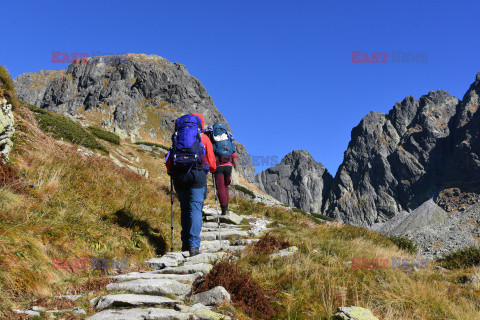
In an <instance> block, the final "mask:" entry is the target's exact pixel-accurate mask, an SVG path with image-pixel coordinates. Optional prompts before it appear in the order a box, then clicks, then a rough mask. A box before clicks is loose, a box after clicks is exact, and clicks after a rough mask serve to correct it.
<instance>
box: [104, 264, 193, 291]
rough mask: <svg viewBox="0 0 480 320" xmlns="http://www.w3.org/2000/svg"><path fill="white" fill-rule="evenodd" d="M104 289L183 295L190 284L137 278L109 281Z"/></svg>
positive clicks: (169, 280) (189, 287)
mask: <svg viewBox="0 0 480 320" xmlns="http://www.w3.org/2000/svg"><path fill="white" fill-rule="evenodd" d="M177 268H178V267H177ZM163 270H165V269H163ZM190 273H194V272H190ZM106 289H107V291H112V290H125V291H128V292H132V293H137V294H154V295H160V296H166V295H174V296H178V297H184V296H185V295H186V294H188V293H189V292H190V291H191V286H190V285H188V284H184V283H180V282H178V281H175V280H171V279H137V280H131V281H126V282H119V283H110V284H108V285H107V287H106Z"/></svg>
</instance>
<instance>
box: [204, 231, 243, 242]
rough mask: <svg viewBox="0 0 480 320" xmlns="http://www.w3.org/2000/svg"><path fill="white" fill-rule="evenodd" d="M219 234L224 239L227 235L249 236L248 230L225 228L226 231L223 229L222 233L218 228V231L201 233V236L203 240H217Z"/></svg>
mask: <svg viewBox="0 0 480 320" xmlns="http://www.w3.org/2000/svg"><path fill="white" fill-rule="evenodd" d="M219 236H221V237H222V239H225V238H226V237H238V238H246V237H248V232H247V231H242V230H225V231H221V232H220V234H218V230H217V231H216V232H202V233H200V238H201V239H202V240H207V241H212V240H217V239H218V237H219Z"/></svg>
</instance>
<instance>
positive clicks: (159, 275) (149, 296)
mask: <svg viewBox="0 0 480 320" xmlns="http://www.w3.org/2000/svg"><path fill="white" fill-rule="evenodd" d="M204 211H205V213H206V215H205V216H204V220H206V222H204V224H203V228H202V233H201V238H202V243H201V247H200V251H201V252H202V253H201V254H199V255H197V256H194V257H190V256H189V253H188V252H170V253H167V254H165V255H164V256H162V257H160V258H152V259H149V260H147V261H145V262H146V263H147V264H148V265H149V266H150V267H151V268H152V269H154V270H153V271H143V272H131V273H127V274H122V275H117V276H112V277H111V278H112V279H113V280H114V281H115V282H114V283H110V284H108V285H107V286H106V290H107V291H109V293H110V294H108V295H105V296H102V297H97V298H94V299H92V300H91V301H90V303H91V305H92V306H93V307H94V308H95V309H96V310H98V311H99V312H98V313H96V314H94V315H92V316H90V317H88V318H87V320H110V319H112V320H113V319H115V320H121V319H125V320H126V319H134V320H135V319H139V320H144V319H168V320H175V319H180V320H182V319H185V320H187V319H230V318H229V317H228V316H225V315H222V314H219V313H216V312H213V311H212V310H211V309H210V308H211V306H214V305H216V304H218V303H221V302H223V301H225V300H226V301H230V294H229V293H228V292H226V290H225V289H224V288H223V287H216V288H214V289H212V290H210V291H207V292H203V293H200V294H196V295H194V296H191V297H189V298H186V296H187V295H188V294H189V293H191V291H192V284H193V282H194V281H195V279H196V278H197V277H200V276H203V275H205V274H207V273H208V272H210V270H211V269H212V267H213V264H214V263H215V262H216V261H218V260H219V259H222V258H225V257H227V256H230V255H235V254H237V253H238V252H240V251H241V250H243V249H244V248H245V245H246V244H249V243H253V242H255V241H258V239H254V237H258V236H260V235H261V234H262V233H263V232H264V231H266V230H267V227H266V225H267V223H268V221H267V220H266V219H257V218H252V217H246V216H241V215H237V214H235V213H233V212H230V214H229V216H228V217H223V218H222V219H221V225H220V235H221V239H222V241H220V235H219V232H218V231H219V230H218V224H217V223H216V215H217V211H216V210H215V209H212V208H209V207H208V206H206V207H205V208H204ZM246 221H248V222H246ZM125 292H128V293H125ZM191 304H193V306H189V305H191Z"/></svg>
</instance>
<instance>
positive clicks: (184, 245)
mask: <svg viewBox="0 0 480 320" xmlns="http://www.w3.org/2000/svg"><path fill="white" fill-rule="evenodd" d="M189 247H190V246H189V245H188V244H184V243H182V251H189V250H190V248H189Z"/></svg>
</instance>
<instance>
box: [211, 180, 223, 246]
mask: <svg viewBox="0 0 480 320" xmlns="http://www.w3.org/2000/svg"><path fill="white" fill-rule="evenodd" d="M212 180H213V190H214V192H215V208H216V209H217V223H218V240H219V241H220V248H222V234H221V233H220V211H218V202H217V185H216V183H215V176H214V175H213V173H212Z"/></svg>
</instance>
